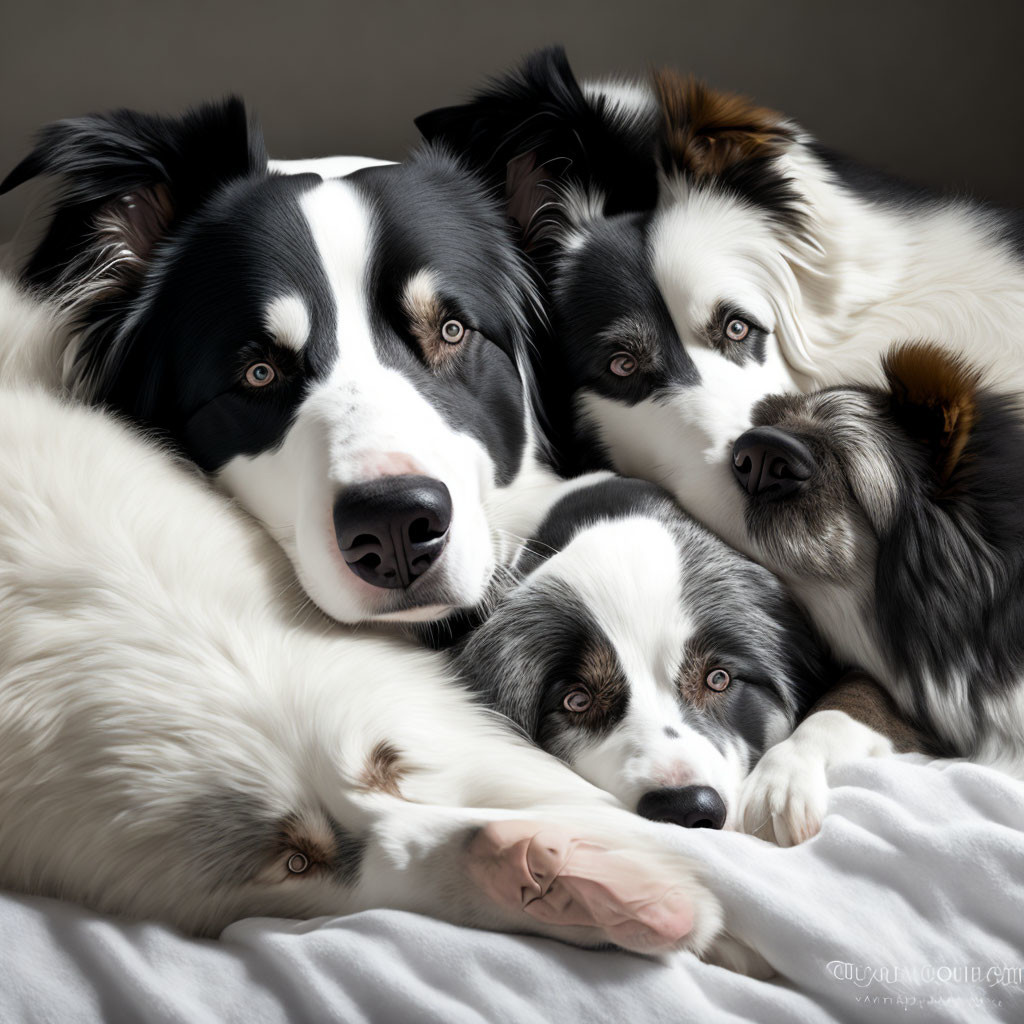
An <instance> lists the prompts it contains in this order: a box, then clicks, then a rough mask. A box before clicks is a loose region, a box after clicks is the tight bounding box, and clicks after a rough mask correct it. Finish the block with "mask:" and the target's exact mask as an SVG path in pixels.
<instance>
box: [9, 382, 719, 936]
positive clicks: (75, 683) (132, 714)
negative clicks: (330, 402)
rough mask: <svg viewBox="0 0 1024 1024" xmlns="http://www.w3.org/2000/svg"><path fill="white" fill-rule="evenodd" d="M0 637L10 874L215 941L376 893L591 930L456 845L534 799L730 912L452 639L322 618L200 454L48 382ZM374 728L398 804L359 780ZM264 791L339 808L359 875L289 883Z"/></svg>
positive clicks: (379, 899)
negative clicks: (483, 697)
mask: <svg viewBox="0 0 1024 1024" xmlns="http://www.w3.org/2000/svg"><path fill="white" fill-rule="evenodd" d="M168 510H173V514H168ZM0 633H2V635H3V636H4V638H5V640H4V644H3V645H0V818H2V820H3V822H4V827H3V834H4V841H3V843H2V844H0V884H2V885H5V886H8V887H13V888H16V889H18V890H20V891H24V892H36V893H47V894H50V895H55V896H63V897H65V898H71V899H75V900H79V901H82V902H85V903H88V904H90V905H92V906H94V907H97V908H99V909H102V910H106V911H111V912H117V913H124V914H129V915H132V916H144V917H160V918H162V919H165V920H170V921H172V922H175V923H177V924H179V925H180V926H182V927H184V928H187V929H189V930H192V931H197V932H206V933H216V932H217V931H218V930H219V929H220V928H222V927H223V926H224V925H226V924H227V923H228V922H230V921H232V920H235V919H237V918H239V917H242V916H245V915H250V914H283V915H287V916H311V915H316V914H324V913H345V912H350V911H355V910H359V909H363V908H367V907H375V906H388V907H400V908H406V909H411V910H418V911H422V912H426V913H430V914H433V915H435V916H439V917H443V918H446V919H449V920H453V921H459V922H462V923H466V924H477V925H481V926H486V927H499V928H503V929H508V930H528V931H534V932H539V933H541V934H550V935H554V936H558V937H562V938H565V939H568V940H570V941H576V942H582V943H584V944H589V943H593V942H597V941H601V936H600V935H599V934H597V933H594V932H591V931H588V930H587V929H585V928H577V927H565V926H557V927H556V926H551V925H547V924H542V923H540V922H538V921H535V920H533V919H529V918H526V917H525V916H524V915H523V914H522V913H512V912H510V911H508V910H507V909H502V908H501V907H499V906H497V905H496V904H494V902H493V901H492V900H490V899H488V898H487V897H486V895H485V894H484V893H483V891H482V890H480V889H479V888H477V887H476V886H474V885H473V884H467V882H466V876H465V863H464V857H465V852H464V851H465V847H466V843H467V841H468V838H469V837H470V836H472V835H473V834H474V833H475V831H476V830H477V829H478V828H479V826H480V825H481V824H484V823H486V822H489V821H497V820H501V819H506V818H509V817H512V816H515V814H514V812H518V813H519V814H520V815H523V814H524V813H525V812H527V811H528V816H529V817H530V818H539V819H540V820H555V821H557V822H559V823H560V824H564V823H568V822H575V823H578V827H579V829H580V830H581V831H580V835H581V836H582V837H588V838H592V839H593V841H595V842H599V843H603V844H604V845H605V846H607V847H609V848H614V849H623V850H628V851H632V852H631V853H630V856H635V857H638V858H641V859H644V858H645V859H644V863H645V864H647V865H648V866H649V867H651V870H656V871H669V872H670V874H669V877H670V878H671V879H672V880H673V881H675V880H678V882H679V884H680V885H681V886H682V888H683V889H684V890H685V891H691V892H692V894H693V898H694V900H695V901H696V908H697V915H698V917H697V928H696V931H695V932H694V935H693V939H692V942H693V944H694V945H695V946H701V945H703V944H705V943H706V942H707V941H708V939H709V938H710V935H711V932H713V931H714V930H715V928H716V927H717V920H718V917H717V910H716V907H715V904H714V902H713V900H712V899H711V898H710V897H709V896H707V895H706V894H705V893H704V891H703V889H701V888H700V886H699V885H698V884H697V883H696V882H695V881H694V880H693V873H692V870H691V868H690V867H689V866H688V865H687V864H686V863H685V862H684V861H682V860H681V859H679V858H677V857H674V856H672V855H669V854H668V853H667V852H666V851H664V850H662V851H658V850H657V847H658V831H657V829H655V828H652V827H649V826H647V825H646V824H645V823H643V822H642V821H639V820H638V819H636V818H635V817H633V816H632V815H629V814H627V813H626V812H624V811H620V810H617V809H616V808H615V806H614V801H612V800H611V798H610V797H609V796H608V795H606V794H603V793H601V792H600V791H598V790H596V789H594V788H593V787H591V786H590V785H589V784H587V783H586V782H584V781H583V780H582V779H580V778H579V777H578V776H576V775H574V774H573V773H572V772H570V771H569V770H568V769H567V768H565V767H564V766H562V765H560V764H559V763H558V762H557V761H555V760H554V759H552V758H549V757H548V756H547V755H545V754H543V753H541V752H540V751H538V750H537V749H535V748H533V747H531V746H529V745H527V744H526V743H523V742H520V741H518V740H517V739H515V738H514V737H513V736H512V735H511V734H510V733H508V732H506V731H505V730H504V728H503V727H501V726H500V725H499V724H498V723H497V722H496V721H495V720H493V719H491V718H490V717H489V716H488V715H487V713H486V712H484V711H482V710H480V709H478V708H477V707H476V706H475V705H474V704H473V703H472V702H471V701H470V700H469V698H468V697H467V696H466V695H465V693H464V692H463V691H462V690H461V689H460V688H459V687H457V686H453V685H452V683H451V681H450V679H449V678H448V677H447V672H446V671H445V669H444V667H443V665H444V663H443V662H442V660H441V658H440V656H439V655H435V654H432V653H430V652H425V651H419V650H416V649H414V648H411V647H409V646H407V645H406V644H404V643H402V642H401V641H398V640H395V639H387V638H379V637H373V636H370V635H365V634H364V635H357V634H352V633H347V632H345V631H344V629H343V628H341V627H338V626H337V625H336V624H333V623H330V622H328V621H327V620H326V619H324V618H323V617H321V616H320V615H319V614H318V613H317V612H316V611H315V610H314V609H313V608H311V607H310V606H309V605H308V604H307V603H305V600H304V598H303V596H302V595H301V593H300V592H299V591H298V589H297V588H296V587H295V586H294V584H293V582H292V576H291V572H290V568H289V566H288V564H287V561H286V560H285V559H284V558H283V556H282V555H281V554H280V553H279V549H278V548H277V547H276V545H274V544H273V543H271V541H270V540H269V538H267V537H266V535H265V533H264V532H263V531H262V530H261V529H260V528H259V527H258V526H257V525H256V524H254V523H253V522H252V521H251V520H249V519H248V517H246V516H244V514H242V513H240V512H238V511H236V510H234V509H233V508H232V507H231V505H230V504H229V503H227V502H225V501H224V499H223V498H221V497H220V496H219V495H217V494H216V493H215V492H213V491H212V490H211V489H210V488H209V487H208V485H207V484H206V483H205V482H204V481H203V480H202V479H201V478H200V477H199V475H198V474H196V473H195V472H194V471H193V470H191V468H188V467H185V466H183V465H181V464H178V463H175V462H174V461H173V460H172V459H170V458H169V457H168V456H166V455H165V454H163V453H162V452H160V451H158V450H157V449H155V448H153V447H152V446H150V445H148V444H146V443H144V442H143V441H141V440H140V439H139V438H137V437H136V436H134V435H133V434H132V433H131V432H130V431H129V430H128V429H127V428H126V427H124V426H122V425H121V424H119V423H116V422H115V421H113V420H112V419H110V418H108V417H106V416H105V415H104V414H102V413H101V412H98V411H93V410H86V409H82V408H75V407H71V406H66V405H62V404H60V403H59V402H58V401H57V400H55V399H53V398H50V397H47V396H44V395H43V394H42V393H29V392H20V393H19V392H14V391H6V392H4V393H3V395H2V401H0ZM380 742H387V743H390V744H392V745H393V746H394V747H395V748H396V750H397V751H399V752H400V757H401V763H402V765H403V767H404V769H405V770H404V771H403V774H402V776H401V780H400V783H399V785H400V788H401V798H398V797H395V796H392V795H388V794H386V793H383V792H377V791H373V790H368V789H367V788H366V785H365V783H364V782H363V776H364V773H365V770H366V763H367V762H366V759H367V755H368V753H369V752H370V750H371V749H372V748H373V747H374V746H375V745H376V744H378V743H380ZM481 764H486V765H487V766H488V768H487V771H486V772H481V771H480V765H481ZM253 809H256V810H257V811H258V814H257V815H256V817H257V818H258V819H262V817H263V816H269V818H270V819H271V820H274V819H278V818H282V817H286V816H288V815H289V814H296V813H298V814H307V815H314V816H315V815H321V816H322V815H324V814H327V815H330V816H331V817H332V818H334V819H335V820H336V821H337V822H338V823H339V824H341V825H342V826H343V827H344V828H345V829H346V830H349V831H351V832H352V833H354V834H356V835H358V836H360V837H361V838H362V839H363V840H364V841H365V843H366V849H365V852H364V854H363V857H362V861H361V870H360V874H359V878H358V882H357V883H356V884H355V885H352V886H349V885H346V884H343V882H341V881H339V880H338V878H337V877H335V876H333V875H331V874H330V873H329V872H325V873H322V874H319V875H309V876H294V875H290V874H289V873H288V871H287V870H286V868H285V863H286V862H287V859H288V857H289V856H290V854H291V851H290V850H289V849H288V848H287V847H286V848H282V849H280V850H279V851H278V852H277V853H276V854H275V853H274V852H273V848H270V850H269V851H268V849H267V845H266V844H267V841H268V836H269V833H268V834H260V828H261V827H262V826H260V824H259V821H257V825H256V826H252V823H251V821H250V818H252V817H253ZM236 816H237V820H236ZM250 827H253V828H254V831H255V833H256V834H253V835H252V837H251V838H252V850H248V848H247V842H248V840H247V834H248V833H247V831H246V830H247V828H250ZM225 837H227V839H225ZM225 842H226V843H227V845H226V846H225V845H224V844H225ZM261 851H263V853H261ZM645 851H650V853H648V852H645ZM652 856H653V857H654V860H652V859H651V858H652ZM658 858H660V859H658ZM666 858H667V859H666ZM236 860H237V866H236V863H235V862H236ZM254 864H255V866H256V867H258V868H259V870H258V871H256V873H255V874H254V873H253V870H254V869H253V865H254Z"/></svg>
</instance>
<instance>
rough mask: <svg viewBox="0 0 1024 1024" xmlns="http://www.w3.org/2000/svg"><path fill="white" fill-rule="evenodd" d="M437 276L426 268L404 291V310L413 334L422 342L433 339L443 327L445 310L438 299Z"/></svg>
mask: <svg viewBox="0 0 1024 1024" xmlns="http://www.w3.org/2000/svg"><path fill="white" fill-rule="evenodd" d="M437 288H438V285H437V275H436V274H435V273H434V272H433V271H432V270H427V269H426V268H424V269H422V270H418V271H416V273H415V274H413V275H412V277H410V278H409V280H408V281H406V282H405V288H404V289H403V291H402V308H403V309H404V310H405V312H406V315H407V316H408V317H409V324H410V326H411V327H412V330H413V333H414V334H415V335H416V336H417V337H418V338H419V339H420V340H421V341H425V340H427V339H429V338H432V336H433V335H434V334H436V333H437V331H438V330H439V329H440V327H441V317H442V316H443V314H444V310H443V309H442V308H441V302H440V300H439V299H438V297H437Z"/></svg>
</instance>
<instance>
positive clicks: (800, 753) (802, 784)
mask: <svg viewBox="0 0 1024 1024" xmlns="http://www.w3.org/2000/svg"><path fill="white" fill-rule="evenodd" d="M892 752H893V746H892V743H891V742H890V741H889V740H888V739H886V738H885V737H884V736H882V735H880V734H879V733H877V732H875V731H874V730H873V729H871V728H869V727H868V726H866V725H863V724H862V723H861V722H857V721H855V720H854V719H852V718H851V717H850V716H849V715H847V714H846V713H845V712H844V711H818V712H815V714H813V715H811V716H810V717H809V718H807V719H806V720H805V721H803V722H801V723H800V725H798V726H797V728H796V731H795V732H794V733H793V735H792V736H790V737H789V738H788V739H785V740H783V741H782V742H781V743H777V744H776V745H775V746H774V747H772V748H771V750H769V751H768V752H767V753H766V754H765V755H764V757H762V758H761V760H760V761H759V762H758V764H757V766H756V767H755V768H754V770H753V772H751V774H750V776H749V777H748V778H747V780H746V782H745V783H744V785H743V795H742V806H741V808H740V819H741V821H742V822H743V828H744V831H746V832H749V833H751V834H752V835H756V836H760V837H761V838H762V839H768V840H771V841H773V842H776V843H778V844H779V845H780V846H792V845H794V844H795V843H801V842H804V841H805V840H807V839H810V838H811V837H812V836H814V835H816V834H817V833H818V831H819V830H820V829H821V822H822V820H823V819H824V817H825V808H826V805H827V803H828V772H829V770H830V769H831V768H834V767H836V766H837V765H839V764H844V763H846V762H848V761H856V760H858V759H860V758H865V757H887V756H889V755H890V754H892Z"/></svg>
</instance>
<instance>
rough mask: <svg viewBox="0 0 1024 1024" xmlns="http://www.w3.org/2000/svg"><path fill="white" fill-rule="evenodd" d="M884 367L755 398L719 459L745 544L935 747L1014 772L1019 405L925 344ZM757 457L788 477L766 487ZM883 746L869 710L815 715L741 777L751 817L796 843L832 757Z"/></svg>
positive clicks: (1022, 604) (898, 350)
mask: <svg viewBox="0 0 1024 1024" xmlns="http://www.w3.org/2000/svg"><path fill="white" fill-rule="evenodd" d="M883 372H884V379H885V384H884V385H883V386H880V387H839V388H831V389H828V390H825V391H820V392H817V393H814V394H808V395H800V396H790V395H787V396H778V397H770V398H767V399H765V400H764V401H762V402H761V403H760V404H759V405H758V406H756V407H755V410H754V422H755V426H754V427H753V428H752V429H751V430H749V431H747V432H746V433H745V434H743V435H742V436H740V437H739V438H738V439H737V440H736V443H735V445H734V447H733V452H732V458H731V466H730V468H731V471H732V473H733V476H734V477H735V480H736V482H737V484H738V485H739V486H737V487H736V488H735V490H734V494H735V502H736V504H737V505H738V506H741V507H742V516H743V520H742V521H743V531H744V537H743V543H742V544H741V546H743V547H745V548H746V549H748V550H749V551H750V552H752V553H753V554H754V555H755V557H757V558H758V559H759V560H760V561H762V562H764V563H765V564H767V565H769V566H771V567H772V568H773V569H775V571H776V572H778V573H779V574H780V575H782V576H783V578H784V579H785V580H786V581H787V583H788V584H789V586H790V588H791V589H792V591H793V593H794V594H795V595H796V597H797V599H798V601H799V602H800V603H801V604H802V605H803V606H804V608H805V610H806V611H807V612H808V613H809V615H810V616H811V618H812V620H813V621H814V623H815V624H816V626H817V627H818V629H819V630H820V632H821V633H822V635H823V636H824V638H825V639H826V640H827V642H828V643H829V644H830V646H831V647H832V649H833V651H834V653H835V654H836V655H837V657H838V658H839V659H840V660H841V661H842V662H845V663H846V664H848V665H850V666H852V667H856V668H859V669H862V670H864V671H866V672H868V673H870V675H871V676H872V677H874V678H875V679H876V680H878V681H879V682H880V683H881V684H882V685H883V686H884V687H885V688H886V690H887V691H888V693H889V694H890V695H891V697H892V698H893V700H894V701H895V703H896V705H897V707H898V708H899V710H900V711H901V712H902V713H903V714H904V715H906V716H907V717H908V718H909V719H911V720H913V721H915V722H919V723H921V724H922V725H923V727H924V728H925V729H926V730H927V733H928V737H927V742H928V745H929V746H931V747H932V748H933V749H934V750H935V751H936V752H938V753H943V754H946V755H952V756H960V757H968V758H971V759H973V760H978V761H981V762H983V763H986V764H991V765H993V766H995V767H998V768H1002V769H1003V770H1005V771H1008V772H1009V773H1011V774H1013V775H1014V776H1016V777H1018V778H1024V514H1022V510H1024V411H1022V409H1021V406H1020V403H1019V402H1018V400H1017V399H1016V397H1015V396H1012V395H1006V394H1003V393H1000V391H999V390H998V389H997V388H994V387H990V386H988V385H987V384H986V382H985V380H984V375H983V374H981V373H979V372H977V371H976V370H974V369H973V368H972V367H970V366H968V365H967V364H966V363H965V362H964V361H963V360H961V359H958V358H957V357H955V356H952V355H950V354H949V353H948V352H946V351H944V350H943V349H941V348H939V347H936V346H934V345H931V344H925V343H914V344H905V345H900V346H897V347H895V348H894V349H892V350H891V351H890V352H889V353H888V354H887V356H886V357H885V360H884V365H883ZM765 466H770V467H774V469H773V473H774V477H772V479H775V478H778V480H780V481H784V482H785V484H786V486H781V485H780V486H773V485H771V484H769V485H768V486H761V485H760V481H762V478H763V477H764V467H765ZM755 478H756V480H755ZM752 480H755V482H757V486H752V485H751V481H752ZM904 739H905V738H904ZM892 749H893V744H892V743H891V742H889V740H888V739H883V738H882V737H880V736H879V735H878V733H877V732H876V730H875V729H872V728H870V727H868V726H865V725H864V724H863V723H862V722H861V723H852V722H851V721H850V719H849V718H848V717H847V716H842V715H837V714H836V712H835V711H834V710H825V711H823V712H822V713H821V714H817V715H815V714H812V715H811V716H810V717H809V718H808V719H807V720H806V721H805V723H804V724H803V725H802V726H800V728H799V729H798V730H797V731H796V733H795V734H794V735H793V737H792V738H791V739H790V740H787V741H786V742H785V743H783V744H780V745H779V746H778V747H776V748H774V750H773V751H770V752H769V753H768V755H767V756H766V757H765V759H764V761H762V763H761V765H760V766H759V768H758V769H757V770H756V771H755V773H754V775H753V776H752V777H751V779H750V781H749V783H748V788H747V792H746V794H745V798H744V803H745V818H746V823H747V826H748V827H750V828H752V829H753V828H757V827H758V826H759V825H763V824H764V823H766V822H767V823H769V824H770V826H771V827H772V828H773V830H774V831H775V834H776V838H781V839H782V841H784V842H793V841H799V840H800V839H803V838H806V837H807V836H809V835H811V834H813V833H814V832H815V831H816V830H817V827H818V825H819V824H820V819H821V813H822V811H823V809H824V801H825V786H824V777H825V771H826V769H827V768H828V767H830V766H832V765H834V764H836V763H837V762H838V761H844V760H851V759H853V758H856V757H862V756H866V755H871V754H883V753H888V752H890V751H891V750H892Z"/></svg>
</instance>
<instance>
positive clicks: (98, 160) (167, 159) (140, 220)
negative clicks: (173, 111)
mask: <svg viewBox="0 0 1024 1024" xmlns="http://www.w3.org/2000/svg"><path fill="white" fill-rule="evenodd" d="M266 165H267V156H266V151H265V150H264V146H263V139H262V136H261V134H260V131H259V129H258V127H257V126H256V125H255V124H254V123H253V122H252V121H250V119H249V117H248V115H247V113H246V110H245V106H244V104H243V103H242V101H241V100H240V99H237V98H230V99H227V100H225V101H224V102H222V103H213V104H207V105H204V106H202V107H199V108H197V109H195V110H192V111H189V112H188V113H186V114H185V115H184V116H183V117H180V118H167V117H155V116H149V115H146V114H140V113H137V112H135V111H131V110H117V111H114V112H112V113H109V114H93V115H89V116H86V117H80V118H74V119H71V120H67V121H58V122H56V123H55V124H51V125H48V126H47V127H45V128H43V130H42V131H41V132H40V133H39V136H38V139H37V142H36V147H35V149H34V150H33V151H32V152H31V153H30V154H29V155H28V156H27V157H26V158H25V159H24V160H23V161H22V162H21V163H20V164H18V166H17V167H15V168H14V170H13V171H11V173H10V174H9V175H8V176H7V177H6V178H5V179H4V181H3V183H2V184H0V194H2V193H4V192H8V191H10V190H11V189H13V188H16V187H17V186H18V185H21V184H23V183H24V182H26V181H29V180H30V179H32V178H34V177H36V176H37V175H42V174H46V175H51V174H52V175H58V176H59V177H60V182H59V185H58V190H57V196H56V203H55V207H54V213H53V219H52V221H51V223H50V226H49V229H48V231H47V233H46V235H45V237H44V238H43V241H42V242H41V243H40V245H39V246H38V247H37V248H36V250H35V251H34V253H33V254H32V256H31V257H30V259H29V261H28V264H27V266H26V267H25V269H24V271H23V277H24V278H25V280H26V282H27V283H28V284H30V285H35V286H39V287H42V288H47V289H56V290H58V291H60V292H62V293H70V294H71V295H72V296H73V297H74V298H75V300H79V299H84V298H86V297H88V301H89V302H90V304H91V303H92V302H95V301H98V300H99V299H102V298H109V297H111V296H112V295H115V294H119V293H122V292H124V291H125V290H127V289H129V288H130V285H131V284H132V283H133V282H137V281H140V280H141V277H142V272H143V271H144V270H145V267H146V265H147V263H148V261H149V258H150V256H151V254H152V252H153V250H154V248H155V247H156V246H157V245H158V244H159V243H160V242H161V241H162V240H163V239H165V238H166V237H167V236H168V235H169V234H170V233H171V232H172V231H173V229H174V227H175V226H176V225H177V224H178V223H180V222H181V221H182V220H183V219H184V218H185V217H187V216H188V215H189V214H190V213H192V212H193V211H194V210H195V209H197V208H198V206H199V205H200V204H201V203H202V202H203V201H204V200H205V199H206V198H208V197H209V196H210V195H211V194H212V193H213V192H214V191H215V190H216V189H218V188H220V187H221V186H222V185H223V184H225V183H226V182H228V181H231V180H233V179H235V178H239V177H242V176H245V175H249V174H252V173H257V172H260V171H263V170H265V169H266Z"/></svg>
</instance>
